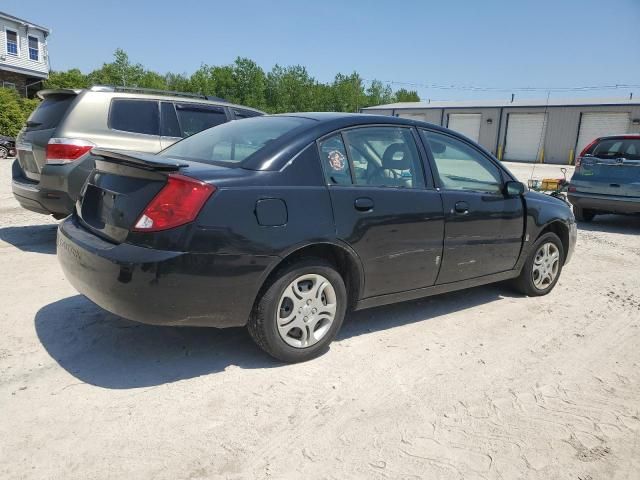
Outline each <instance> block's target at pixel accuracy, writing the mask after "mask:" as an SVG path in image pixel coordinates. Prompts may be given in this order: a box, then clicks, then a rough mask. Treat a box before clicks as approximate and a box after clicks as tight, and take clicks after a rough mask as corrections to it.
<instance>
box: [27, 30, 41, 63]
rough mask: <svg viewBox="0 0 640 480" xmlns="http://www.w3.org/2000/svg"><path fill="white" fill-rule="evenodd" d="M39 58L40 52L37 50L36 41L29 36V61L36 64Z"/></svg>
mask: <svg viewBox="0 0 640 480" xmlns="http://www.w3.org/2000/svg"><path fill="white" fill-rule="evenodd" d="M39 58H40V51H39V50H38V39H37V38H36V37H32V36H31V35H29V59H30V60H35V61H36V62H37V61H38V60H39Z"/></svg>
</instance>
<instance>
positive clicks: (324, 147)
mask: <svg viewBox="0 0 640 480" xmlns="http://www.w3.org/2000/svg"><path fill="white" fill-rule="evenodd" d="M318 148H319V151H320V160H321V161H322V167H323V168H324V175H325V178H326V180H327V184H329V185H351V172H350V169H349V161H348V159H347V150H346V148H345V147H344V142H343V141H342V135H340V134H339V133H336V134H335V135H331V136H330V137H327V138H324V139H323V140H320V141H319V142H318Z"/></svg>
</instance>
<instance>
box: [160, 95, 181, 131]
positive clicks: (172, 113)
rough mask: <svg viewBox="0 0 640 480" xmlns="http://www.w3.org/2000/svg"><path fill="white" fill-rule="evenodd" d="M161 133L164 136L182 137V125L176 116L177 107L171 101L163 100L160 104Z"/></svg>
mask: <svg viewBox="0 0 640 480" xmlns="http://www.w3.org/2000/svg"><path fill="white" fill-rule="evenodd" d="M160 116H161V125H160V134H161V135H162V136H163V137H181V136H182V132H181V131H180V125H179V124H178V117H177V116H176V109H175V107H174V106H173V103H171V102H162V103H161V104H160Z"/></svg>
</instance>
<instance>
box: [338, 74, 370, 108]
mask: <svg viewBox="0 0 640 480" xmlns="http://www.w3.org/2000/svg"><path fill="white" fill-rule="evenodd" d="M332 90H333V105H332V107H333V108H332V110H335V111H336V112H357V111H359V109H360V108H362V107H364V106H366V104H367V96H366V94H365V92H364V83H363V81H362V78H361V77H360V75H358V73H356V72H353V73H352V74H351V75H343V74H342V73H338V74H337V75H336V77H335V79H334V81H333V84H332Z"/></svg>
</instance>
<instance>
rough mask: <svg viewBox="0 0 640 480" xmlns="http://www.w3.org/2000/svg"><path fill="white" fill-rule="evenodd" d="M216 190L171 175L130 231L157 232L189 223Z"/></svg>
mask: <svg viewBox="0 0 640 480" xmlns="http://www.w3.org/2000/svg"><path fill="white" fill-rule="evenodd" d="M215 191H216V187H214V186H213V185H209V184H208V183H205V182H201V181H200V180H196V179H194V178H190V177H186V176H184V175H178V174H170V175H169V179H168V180H167V183H166V185H165V186H164V187H162V190H160V191H159V192H158V194H157V195H156V196H155V197H153V199H152V200H151V202H150V203H149V205H147V208H145V210H144V212H142V215H140V218H138V221H137V222H136V223H135V226H134V227H133V230H134V231H137V232H157V231H160V230H168V229H170V228H175V227H179V226H180V225H184V224H185V223H189V222H192V221H193V220H194V219H195V218H196V217H197V216H198V213H200V210H201V209H202V206H203V205H204V204H205V202H206V201H207V200H208V199H209V197H210V196H211V195H212V194H213V192H215Z"/></svg>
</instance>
